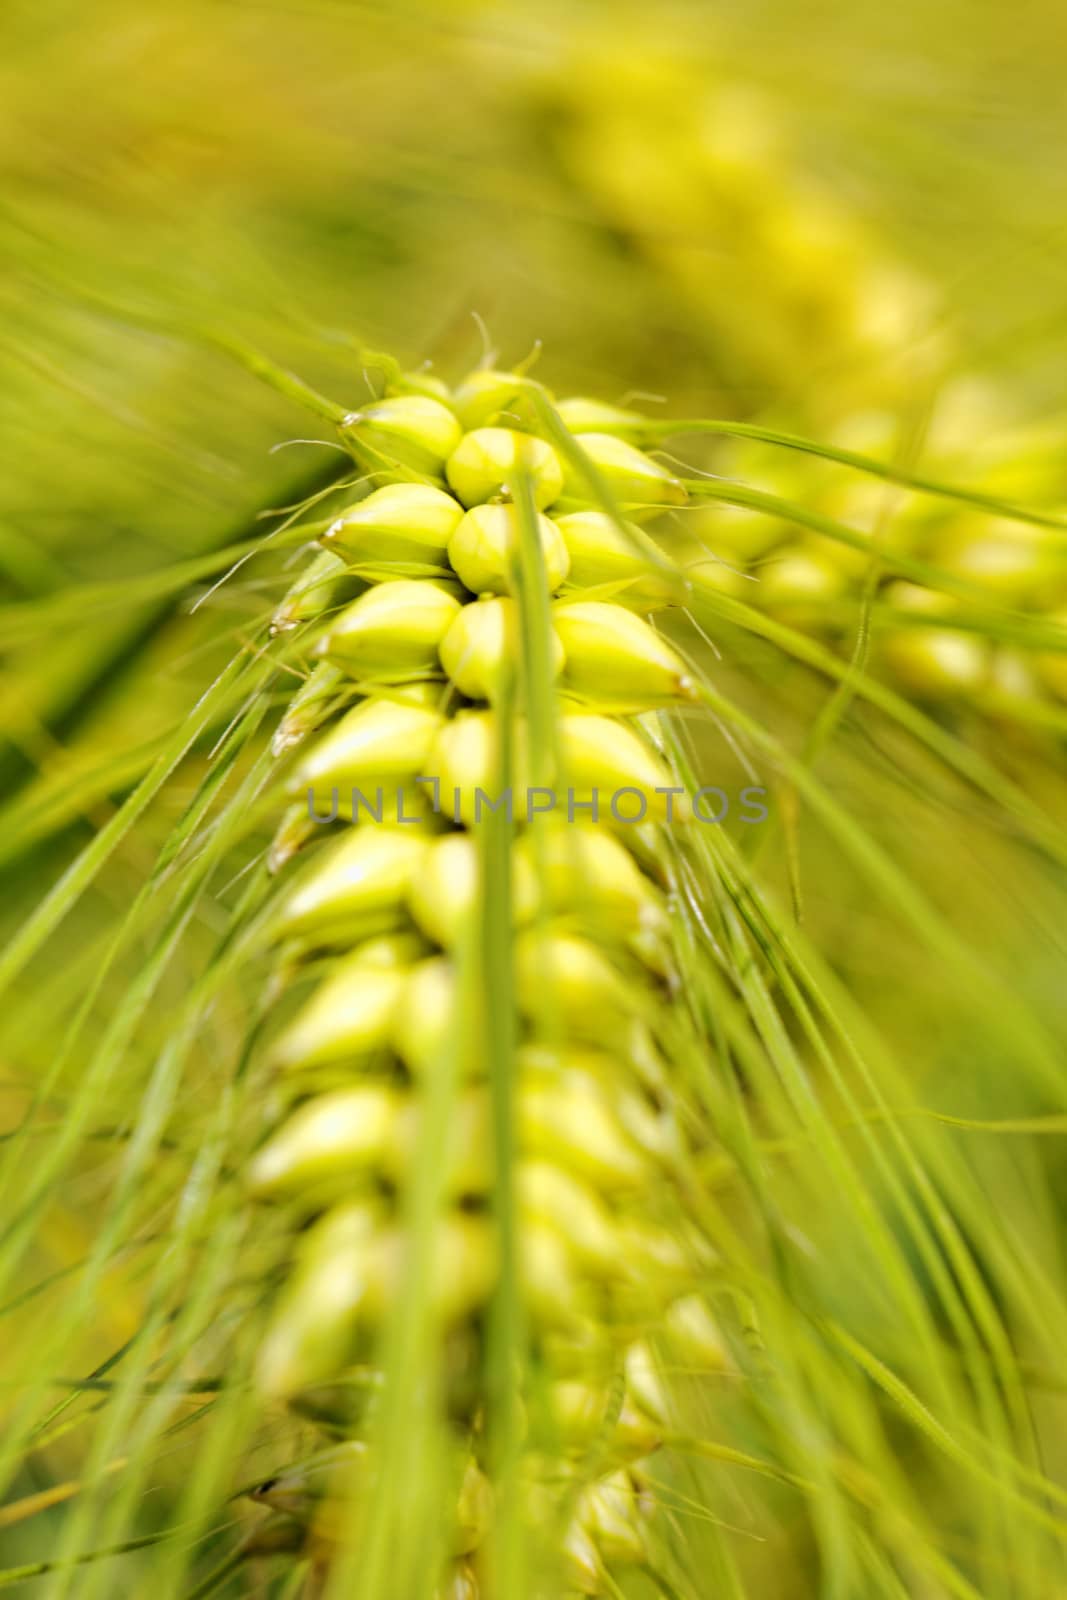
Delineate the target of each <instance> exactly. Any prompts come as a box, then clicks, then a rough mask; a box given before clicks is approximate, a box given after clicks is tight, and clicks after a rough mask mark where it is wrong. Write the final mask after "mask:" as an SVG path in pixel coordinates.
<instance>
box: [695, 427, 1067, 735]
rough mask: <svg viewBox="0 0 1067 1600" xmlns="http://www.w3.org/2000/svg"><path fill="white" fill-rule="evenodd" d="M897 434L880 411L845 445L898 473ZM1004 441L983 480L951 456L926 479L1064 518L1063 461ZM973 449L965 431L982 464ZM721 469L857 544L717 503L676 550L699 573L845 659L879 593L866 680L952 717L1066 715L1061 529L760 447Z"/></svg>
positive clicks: (1045, 448)
mask: <svg viewBox="0 0 1067 1600" xmlns="http://www.w3.org/2000/svg"><path fill="white" fill-rule="evenodd" d="M961 408H962V400H961ZM972 410H973V406H972V405H968V407H967V412H966V413H965V415H963V416H961V418H960V419H959V420H960V422H961V424H962V423H963V422H964V421H965V420H966V418H967V416H970V424H971V425H973V424H975V422H976V418H975V417H974V416H973V415H970V413H971V412H972ZM987 427H992V428H993V430H994V431H993V437H994V438H997V437H998V434H997V432H996V431H995V429H996V424H995V420H994V421H993V422H990V421H989V419H987ZM895 433H896V428H895V425H894V422H893V419H892V418H891V417H889V416H887V415H885V414H870V415H867V416H864V417H858V418H856V419H854V421H853V423H852V424H851V426H849V427H847V428H844V429H839V430H838V432H837V435H836V438H837V441H838V442H839V443H840V445H841V446H842V447H845V448H852V449H858V450H859V451H861V452H862V453H864V454H866V455H870V456H872V457H874V458H876V459H880V460H883V461H890V460H892V459H893V457H894V453H895V449H896V443H897V441H896V438H895ZM1000 437H1001V438H1002V439H1003V440H1004V443H1003V445H1002V446H1001V447H1000V448H999V449H998V450H996V451H995V452H993V453H992V460H991V461H990V463H989V465H988V467H987V470H986V471H985V472H984V473H982V474H981V475H979V476H978V477H977V478H976V477H975V475H974V471H973V468H972V469H971V471H970V472H968V471H967V469H966V468H965V467H964V468H960V467H959V466H958V464H957V463H956V462H955V461H954V460H953V457H952V454H951V453H950V452H948V451H947V450H946V451H945V452H944V454H943V457H942V458H941V459H938V457H936V456H935V457H934V460H933V462H932V464H931V465H927V466H926V475H927V476H928V477H932V478H934V479H937V478H938V477H941V478H942V479H943V481H946V482H949V483H953V482H966V483H967V484H968V486H969V487H972V488H974V489H976V490H978V491H980V492H984V493H985V494H987V495H988V496H990V498H992V499H996V498H1000V499H1002V500H1006V501H1010V502H1014V503H1015V504H1020V505H1033V506H1037V507H1042V508H1044V510H1045V511H1046V513H1050V514H1051V515H1050V518H1049V520H1050V521H1053V520H1054V519H1055V516H1056V514H1057V513H1058V511H1059V508H1060V507H1061V505H1062V503H1063V499H1064V496H1065V493H1067V483H1065V481H1064V475H1063V471H1062V466H1061V464H1060V462H1059V460H1058V450H1053V449H1050V447H1049V445H1048V443H1047V442H1046V441H1043V440H1040V439H1037V440H1027V439H1025V438H1024V439H1022V440H1019V439H1018V438H1013V437H1012V435H1011V434H1010V432H1008V430H1007V429H1006V428H1005V429H1004V432H1003V434H1001V435H1000ZM973 438H974V432H973V426H970V425H969V426H968V435H967V448H968V450H969V451H970V453H971V454H972V455H973V453H974V445H973ZM715 469H716V471H717V472H718V473H721V474H722V476H723V477H724V478H727V479H729V480H732V481H736V482H737V483H739V484H740V485H743V486H744V487H746V488H752V489H755V490H757V491H762V492H765V493H769V494H771V495H774V496H776V497H778V498H779V499H781V500H784V501H787V502H789V504H790V505H792V506H797V507H800V508H802V509H803V511H805V512H814V513H815V514H816V515H821V516H823V517H825V518H828V519H833V521H834V522H836V523H837V524H840V525H842V526H844V527H845V528H847V529H849V530H851V531H852V533H853V534H854V535H856V536H858V537H857V539H856V543H855V544H854V545H849V544H845V543H842V542H838V541H836V540H834V539H833V538H830V537H826V536H825V535H823V534H820V533H818V532H815V531H811V530H810V529H808V528H805V527H803V526H798V525H797V524H796V523H794V522H792V521H791V520H790V518H789V516H788V514H784V515H783V514H782V513H780V512H775V511H768V510H752V509H749V508H745V507H727V506H723V505H716V506H714V507H712V506H708V507H705V508H702V509H701V510H700V511H698V512H697V513H696V514H695V515H693V516H690V517H689V519H688V521H687V531H688V537H687V541H686V548H685V550H683V549H682V548H681V547H676V552H675V553H676V555H677V557H678V559H679V560H681V561H682V562H684V563H685V564H686V565H688V566H689V568H690V570H691V572H692V574H693V576H694V577H696V576H698V575H699V577H700V579H701V581H702V582H704V583H707V584H709V585H710V586H711V587H713V588H715V589H716V590H718V591H720V592H722V593H724V594H727V595H730V596H732V597H734V598H737V599H740V600H743V601H745V602H746V603H747V604H748V605H751V606H755V607H757V608H759V609H760V610H762V611H764V612H766V613H768V614H769V615H771V616H773V617H775V618H777V619H778V620H780V621H782V622H784V623H787V624H789V625H790V626H791V627H794V628H797V629H800V630H802V631H803V632H805V633H807V634H811V635H815V636H817V637H820V638H822V639H824V640H826V641H827V642H829V643H832V644H840V646H841V647H842V649H843V650H845V651H850V650H851V649H852V648H853V646H854V643H855V636H856V626H857V621H858V618H859V616H860V610H861V600H862V599H863V598H864V592H865V591H869V592H868V593H867V595H866V599H867V600H868V602H869V604H870V611H869V620H870V628H871V648H870V655H869V658H868V662H867V666H868V670H869V671H871V672H873V673H874V674H875V675H876V676H878V677H880V678H882V679H883V680H884V681H885V682H887V683H888V684H890V685H891V686H892V687H894V688H896V689H897V690H898V691H900V692H901V693H902V694H904V695H906V696H908V697H909V698H912V699H915V700H918V701H920V702H924V703H927V704H929V705H932V706H934V705H936V706H943V707H944V708H945V709H946V710H951V709H958V710H963V709H971V710H979V711H982V712H988V713H990V714H993V715H1000V716H1006V717H1009V718H1012V719H1014V718H1016V717H1018V718H1020V719H1022V720H1038V721H1048V722H1052V721H1055V720H1056V719H1057V718H1058V717H1060V716H1062V710H1057V707H1060V708H1062V706H1063V703H1064V702H1065V701H1067V653H1065V651H1064V647H1063V642H1062V635H1063V633H1064V632H1065V631H1067V540H1065V537H1064V532H1063V530H1062V529H1061V528H1057V527H1052V526H1042V525H1041V524H1040V523H1031V522H1026V521H1023V520H1019V519H1016V518H1014V517H1008V516H998V515H996V514H993V513H991V512H989V511H986V510H984V509H982V508H980V507H977V506H968V505H961V504H959V503H957V502H954V501H952V500H950V499H940V498H938V497H935V496H931V495H928V494H918V493H914V492H908V491H907V490H905V489H902V488H901V487H899V486H897V485H894V484H892V483H887V482H885V481H882V480H879V479H878V478H874V477H868V476H863V475H861V474H859V473H857V472H855V471H850V470H848V469H847V468H844V467H842V466H840V465H838V464H836V463H834V462H832V461H827V460H820V459H818V458H815V457H812V456H805V455H803V454H801V453H799V452H787V451H783V450H781V449H774V448H772V447H770V446H768V445H764V444H760V443H757V442H753V441H749V440H736V441H733V442H731V443H730V445H729V446H727V447H726V448H725V449H724V450H722V451H721V452H720V453H719V454H718V455H717V456H716V460H715ZM909 566H913V567H914V569H915V570H914V572H909V571H908V570H907V569H908V567H909ZM902 567H903V568H904V570H903V571H902V570H901V568H902ZM924 569H925V570H924ZM1013 621H1014V623H1016V624H1019V625H1018V626H1014V627H1013V626H1012V623H1013Z"/></svg>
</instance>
